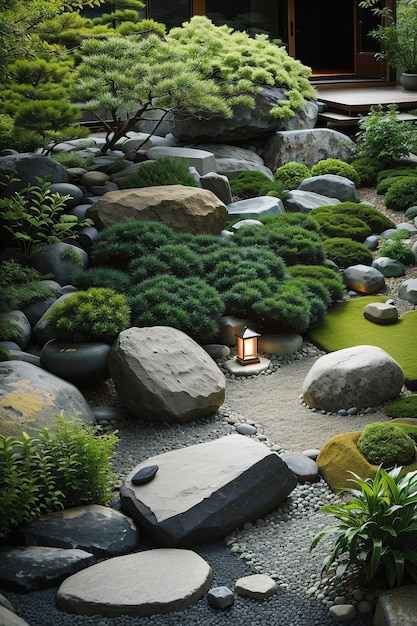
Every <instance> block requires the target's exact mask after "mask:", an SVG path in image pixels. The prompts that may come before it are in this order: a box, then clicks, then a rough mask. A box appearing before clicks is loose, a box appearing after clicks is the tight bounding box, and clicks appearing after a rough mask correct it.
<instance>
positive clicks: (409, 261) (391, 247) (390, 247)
mask: <svg viewBox="0 0 417 626" xmlns="http://www.w3.org/2000/svg"><path fill="white" fill-rule="evenodd" d="M379 255H380V256H387V257H389V258H390V259H395V260H396V261H400V262H401V263H403V265H414V264H415V261H416V259H415V256H414V252H413V251H412V250H410V248H407V246H405V245H404V244H403V243H402V241H401V240H400V239H399V238H395V239H390V240H389V241H386V242H385V243H383V244H382V245H381V246H380V248H379Z"/></svg>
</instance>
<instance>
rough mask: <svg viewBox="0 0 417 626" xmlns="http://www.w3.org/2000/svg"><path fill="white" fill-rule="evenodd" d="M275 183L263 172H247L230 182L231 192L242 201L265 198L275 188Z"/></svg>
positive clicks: (241, 173)
mask: <svg viewBox="0 0 417 626" xmlns="http://www.w3.org/2000/svg"><path fill="white" fill-rule="evenodd" d="M273 184H274V183H273V181H272V180H271V179H270V178H269V177H268V176H267V175H266V174H264V173H263V172H259V171H257V170H246V171H244V172H240V174H238V175H237V176H236V177H235V178H232V180H231V181H230V191H231V192H232V195H233V196H238V197H239V198H240V199H242V200H245V199H247V198H256V197H258V196H265V195H266V194H267V193H268V191H271V190H272V188H273Z"/></svg>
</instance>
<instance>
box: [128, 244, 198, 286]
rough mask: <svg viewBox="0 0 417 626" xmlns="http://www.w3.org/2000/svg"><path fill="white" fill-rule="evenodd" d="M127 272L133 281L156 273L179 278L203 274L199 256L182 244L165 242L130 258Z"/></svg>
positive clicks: (139, 280) (144, 278)
mask: <svg viewBox="0 0 417 626" xmlns="http://www.w3.org/2000/svg"><path fill="white" fill-rule="evenodd" d="M128 269H129V273H130V274H131V276H132V279H133V281H134V282H135V283H139V282H142V281H143V280H146V279H147V278H152V277H153V276H157V275H158V274H173V275H174V276H178V277H179V278H186V277H188V276H190V277H191V276H201V277H203V276H204V266H203V261H202V259H201V258H200V256H199V255H198V254H197V253H196V252H194V251H193V250H190V248H188V247H187V246H186V245H184V244H175V243H173V244H166V245H163V246H160V247H159V248H157V249H156V250H155V251H154V252H151V253H149V254H146V255H145V256H143V257H139V258H136V259H132V261H131V262H130V264H129V268H128Z"/></svg>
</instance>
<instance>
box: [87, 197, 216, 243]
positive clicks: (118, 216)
mask: <svg viewBox="0 0 417 626" xmlns="http://www.w3.org/2000/svg"><path fill="white" fill-rule="evenodd" d="M87 217H89V218H91V219H92V220H93V222H94V223H95V225H96V227H97V228H98V230H102V229H103V228H107V227H108V226H112V225H113V224H118V223H121V222H131V221H132V220H152V221H154V222H155V221H156V222H162V223H163V224H167V225H168V226H170V227H171V228H172V229H173V230H175V231H177V232H186V233H194V234H201V233H207V234H213V235H218V234H219V233H220V232H221V230H222V228H223V227H224V225H225V223H226V218H227V208H226V205H225V204H223V202H221V201H220V200H219V199H218V198H217V196H215V195H214V193H212V192H211V191H209V190H207V189H199V188H196V187H186V186H184V185H164V186H161V187H144V188H141V189H121V190H120V191H110V192H108V193H106V194H105V195H104V196H102V197H101V198H100V200H98V201H97V202H95V203H94V204H92V205H91V207H90V208H89V209H88V211H87Z"/></svg>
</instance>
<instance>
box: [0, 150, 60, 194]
mask: <svg viewBox="0 0 417 626" xmlns="http://www.w3.org/2000/svg"><path fill="white" fill-rule="evenodd" d="M7 174H13V175H14V176H15V177H16V178H18V179H19V180H18V181H17V182H15V183H13V184H12V185H9V186H8V187H7V193H8V195H11V194H12V193H14V192H15V191H17V190H19V189H22V188H23V187H26V186H27V185H38V184H39V182H38V181H37V180H36V178H37V177H39V178H46V177H48V180H49V182H50V183H66V182H68V174H67V172H66V170H65V168H64V167H63V166H62V165H61V164H60V163H58V161H55V160H54V159H51V158H49V157H46V156H41V155H39V154H33V153H32V152H21V153H16V154H8V155H7V156H1V157H0V176H3V175H7Z"/></svg>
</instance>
